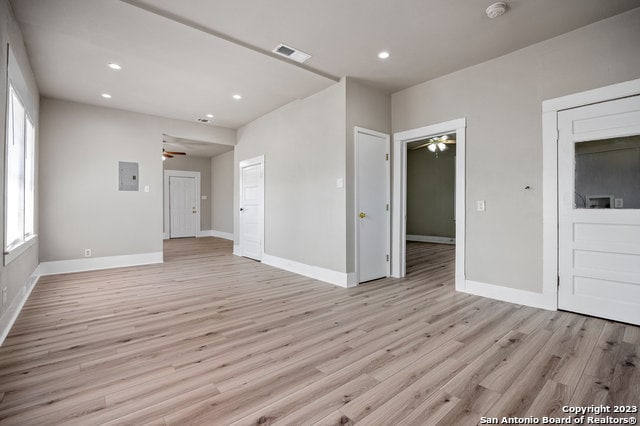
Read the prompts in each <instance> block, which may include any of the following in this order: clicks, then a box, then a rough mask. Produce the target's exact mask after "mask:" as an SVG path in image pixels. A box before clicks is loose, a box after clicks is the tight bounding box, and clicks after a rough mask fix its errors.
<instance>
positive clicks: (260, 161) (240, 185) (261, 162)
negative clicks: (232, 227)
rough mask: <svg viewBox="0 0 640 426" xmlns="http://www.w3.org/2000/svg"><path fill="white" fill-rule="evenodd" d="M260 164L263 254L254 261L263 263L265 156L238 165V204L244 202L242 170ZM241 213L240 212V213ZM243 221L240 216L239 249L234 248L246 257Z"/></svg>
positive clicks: (238, 253) (263, 244)
mask: <svg viewBox="0 0 640 426" xmlns="http://www.w3.org/2000/svg"><path fill="white" fill-rule="evenodd" d="M256 164H259V165H260V186H261V192H262V212H261V213H262V220H261V221H260V223H261V229H260V230H259V231H258V232H259V234H260V236H261V238H262V242H261V248H260V251H261V254H260V259H254V260H260V261H262V258H263V257H264V246H265V241H264V218H265V215H264V211H265V193H264V187H265V185H264V179H265V172H264V155H259V156H257V157H253V158H249V159H247V160H242V161H240V162H239V163H238V173H239V176H238V183H239V187H238V203H239V202H240V201H241V200H242V184H243V181H242V169H243V168H244V167H248V166H253V165H256ZM240 208H241V209H242V206H240ZM238 213H239V212H238ZM241 222H242V221H241V220H240V217H239V216H238V245H237V249H236V246H235V245H234V247H233V253H234V254H237V255H238V256H244V252H243V250H242V245H241V242H242V229H241V228H240V225H241Z"/></svg>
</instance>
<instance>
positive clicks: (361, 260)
mask: <svg viewBox="0 0 640 426" xmlns="http://www.w3.org/2000/svg"><path fill="white" fill-rule="evenodd" d="M355 135H356V182H355V183H356V238H357V242H356V251H357V260H356V261H357V267H356V271H357V274H358V282H365V281H371V280H375V279H377V278H382V277H387V276H389V251H390V250H389V243H390V239H389V229H390V223H389V219H390V216H389V191H390V185H391V183H390V175H389V135H385V134H382V133H377V132H373V131H369V130H365V129H358V128H357V129H356V132H355Z"/></svg>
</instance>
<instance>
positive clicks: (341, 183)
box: [336, 178, 344, 188]
mask: <svg viewBox="0 0 640 426" xmlns="http://www.w3.org/2000/svg"><path fill="white" fill-rule="evenodd" d="M336 188H344V180H343V179H342V178H338V179H336Z"/></svg>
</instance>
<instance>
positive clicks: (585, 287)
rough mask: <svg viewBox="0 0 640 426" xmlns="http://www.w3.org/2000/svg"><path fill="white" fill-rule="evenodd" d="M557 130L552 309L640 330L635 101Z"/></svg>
mask: <svg viewBox="0 0 640 426" xmlns="http://www.w3.org/2000/svg"><path fill="white" fill-rule="evenodd" d="M558 127H559V129H558V130H559V138H558V196H559V197H558V215H559V218H558V219H559V233H558V238H559V279H560V281H559V288H558V307H559V308H560V309H566V310H570V311H575V312H581V313H584V314H588V315H594V316H598V317H604V318H609V319H614V320H618V321H623V322H628V323H633V324H640V136H639V135H640V96H634V97H630V98H625V99H619V100H615V101H609V102H603V103H599V104H594V105H589V106H584V107H581V108H575V109H571V110H566V111H562V112H560V113H559V114H558Z"/></svg>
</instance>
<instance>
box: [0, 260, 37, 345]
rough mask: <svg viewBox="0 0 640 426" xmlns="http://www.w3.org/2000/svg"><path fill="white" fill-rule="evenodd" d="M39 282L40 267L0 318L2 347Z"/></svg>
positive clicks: (0, 342)
mask: <svg viewBox="0 0 640 426" xmlns="http://www.w3.org/2000/svg"><path fill="white" fill-rule="evenodd" d="M39 280H40V267H39V266H38V267H37V268H36V270H35V271H33V273H32V274H31V276H30V277H29V278H27V282H25V284H24V286H23V287H22V290H21V292H20V293H19V294H18V295H17V296H16V297H14V298H13V301H12V302H11V305H9V307H8V308H7V310H5V311H4V312H3V313H2V315H1V316H0V346H2V344H3V343H4V340H5V339H6V338H7V335H9V331H11V327H13V324H14V323H15V322H16V319H18V315H20V312H21V311H22V308H23V307H24V304H25V303H27V299H29V296H30V295H31V292H32V291H33V289H34V288H35V287H36V284H38V281H39Z"/></svg>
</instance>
